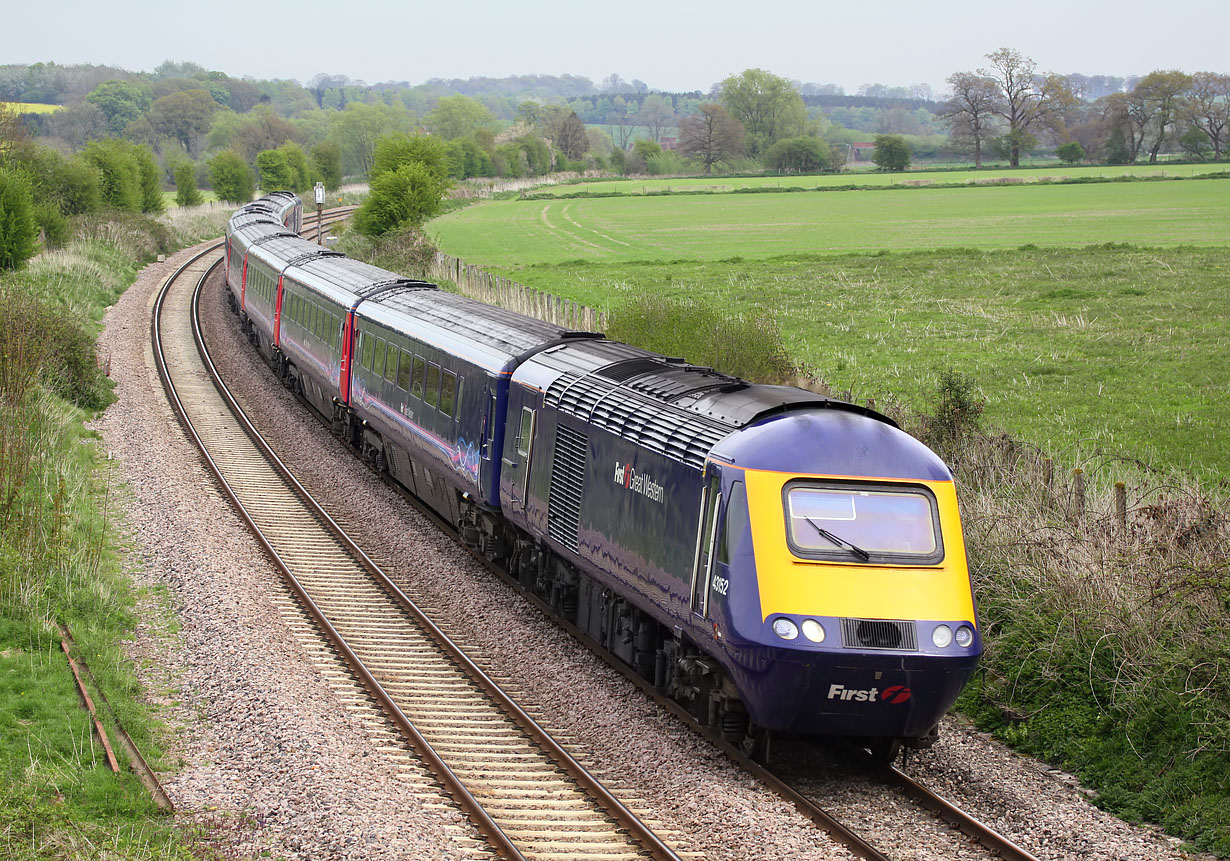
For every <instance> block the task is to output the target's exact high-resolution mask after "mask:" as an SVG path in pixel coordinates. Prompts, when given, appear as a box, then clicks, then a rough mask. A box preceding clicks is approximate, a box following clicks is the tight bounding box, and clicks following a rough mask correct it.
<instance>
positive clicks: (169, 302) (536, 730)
mask: <svg viewBox="0 0 1230 861" xmlns="http://www.w3.org/2000/svg"><path fill="white" fill-rule="evenodd" d="M312 220H314V219H312ZM309 226H310V221H309V219H307V218H306V217H305V231H304V232H305V235H307V234H308V227H309ZM214 257H215V258H216V257H217V252H216V249H215V250H214ZM213 265H217V264H216V262H215V263H214V264H213ZM208 271H209V268H208V266H207V265H206V261H205V260H204V259H203V258H202V259H199V260H198V261H194V262H191V263H189V264H187V265H186V266H185V268H184V269H183V270H181V273H177V274H176V276H173V277H172V278H171V279H169V281H168V284H167V290H166V291H165V292H164V294H163V295H162V296H160V298H159V301H158V305H157V307H156V310H155V317H154V323H153V329H154V333H153V334H154V343H155V352H156V355H158V356H159V366H160V372H161V373H162V374H163V378H164V380H165V381H166V384H167V388H168V392H169V395H170V397H171V399H172V401H173V402H174V403H175V404H176V407H177V409H178V410H179V411H180V414H181V417H182V418H183V421H184V424H185V426H186V427H187V428H188V429H189V434H190V435H191V436H194V437H195V438H196V439H197V441H198V444H199V445H200V447H201V449H202V451H203V452H204V455H205V457H206V459H207V461H208V462H209V463H210V466H211V469H212V470H213V471H214V472H215V474H216V475H217V477H218V479H219V481H220V483H221V484H222V486H223V488H224V490H225V491H226V492H227V494H228V495H230V496H231V497H232V499H233V500H234V501H235V504H236V506H237V507H238V508H239V509H240V511H241V512H242V514H243V516H244V518H245V519H246V520H247V521H248V522H249V525H250V526H251V528H252V529H253V530H254V532H255V533H256V534H257V536H258V538H259V540H260V541H261V543H262V544H263V545H264V546H265V548H266V552H267V553H268V554H269V555H270V557H271V558H272V559H273V560H274V561H275V563H276V564H277V565H278V566H279V567H280V568H282V570H283V572H284V574H285V575H286V576H287V579H288V583H290V585H291V588H292V590H294V592H295V593H296V596H297V601H298V604H299V605H300V606H301V607H302V608H303V609H304V611H305V612H306V613H307V614H308V615H310V617H311V618H312V619H313V620H314V624H315V625H316V626H317V627H318V628H319V629H320V630H322V631H324V632H325V634H326V635H327V636H328V638H329V640H330V642H331V644H332V649H333V650H335V651H336V652H337V653H339V654H341V655H342V656H344V658H345V660H346V663H347V665H348V666H349V667H350V672H352V673H353V674H354V675H355V676H356V677H357V678H358V679H359V680H361V682H362V684H363V686H364V688H365V689H366V690H367V692H368V694H369V695H370V696H371V697H372V698H373V699H374V700H376V701H377V702H378V703H379V704H380V707H381V709H382V710H383V712H384V713H385V715H386V716H387V718H388V719H389V720H390V721H392V722H393V723H394V724H396V725H397V726H398V728H399V730H400V732H401V733H402V734H403V736H404V737H405V738H407V739H408V740H409V744H410V746H411V747H413V749H414V750H415V752H416V753H417V754H418V756H419V757H421V758H422V759H423V760H425V761H426V762H428V763H429V764H430V766H431V769H432V772H433V773H434V774H435V775H436V777H437V779H438V780H439V781H440V782H441V783H442V784H443V785H444V786H445V787H446V789H447V792H448V794H449V795H450V796H451V797H452V798H453V799H454V800H456V801H457V803H458V804H459V805H460V806H461V807H462V808H463V809H464V810H465V811H466V813H467V815H469V816H470V818H471V821H472V822H473V823H474V824H475V826H476V828H477V829H478V830H479V831H480V832H481V833H482V834H483V835H484V837H485V838H486V840H487V841H488V842H489V845H490V847H491V850H492V851H494V852H495V853H496V854H498V855H500V856H501V857H506V858H554V857H562V858H582V857H585V858H590V857H592V858H612V859H614V858H677V857H678V855H676V854H675V852H673V851H672V850H671V849H670V848H669V847H668V846H667V845H666V843H665V842H664V841H662V840H661V839H659V838H658V837H656V836H655V835H653V834H652V832H651V831H650V829H649V828H648V827H646V826H644V825H643V824H642V823H640V822H639V820H638V819H637V818H636V817H635V816H634V815H633V814H632V813H631V811H629V810H627V808H626V807H625V806H624V805H623V804H621V803H620V802H619V801H618V800H617V799H615V798H614V796H613V795H610V794H609V793H606V792H605V790H603V789H602V788H601V787H600V785H598V783H597V781H596V780H593V778H592V777H590V776H589V775H588V773H587V772H586V771H585V769H584V768H583V767H582V766H581V764H580V763H578V762H577V760H576V759H574V758H573V756H572V755H571V754H569V753H568V752H567V750H566V749H565V748H564V746H562V745H559V744H557V743H555V742H554V741H553V740H551V739H550V738H549V736H548V735H547V734H546V733H545V731H543V730H542V729H541V728H540V727H538V726H537V724H536V723H535V722H534V721H533V719H532V718H531V717H530V716H529V715H527V714H525V713H524V712H522V711H521V710H520V709H519V708H518V707H517V706H516V705H515V704H514V703H512V702H511V700H509V699H508V698H507V697H505V696H504V695H503V694H502V692H500V691H499V689H498V686H496V685H494V684H493V683H491V682H490V680H489V679H487V677H486V676H485V674H484V673H483V672H482V670H480V669H479V668H478V667H477V666H475V665H474V664H473V663H472V662H470V661H469V660H468V659H467V658H465V656H464V655H463V654H461V650H460V649H459V648H458V647H457V646H456V645H454V644H453V643H452V641H450V640H449V639H448V638H447V637H446V636H445V635H444V634H443V633H442V632H440V631H439V630H438V629H436V628H435V626H434V625H433V624H432V623H431V622H430V620H428V619H426V617H424V616H422V614H421V613H420V612H419V611H418V609H417V608H416V607H415V606H414V604H413V602H412V601H410V599H409V598H408V597H406V596H405V595H404V594H403V593H402V592H401V591H400V590H399V589H398V588H397V587H396V586H395V585H393V584H392V583H391V582H389V581H388V579H387V578H385V577H384V576H383V574H382V573H381V572H379V569H378V568H377V567H376V566H375V564H374V563H372V562H371V560H369V559H367V557H366V556H365V555H364V554H363V552H362V550H360V549H359V548H358V547H357V546H355V545H354V543H353V542H351V541H350V540H349V539H348V538H346V537H345V536H344V533H343V532H342V530H341V529H340V527H338V526H337V524H335V523H333V521H332V520H331V519H330V518H329V517H328V515H327V514H325V513H324V511H323V510H322V509H321V508H320V507H319V506H318V505H316V504H315V502H314V501H311V497H310V495H309V494H307V492H306V491H305V490H304V489H303V488H302V487H301V486H299V484H298V482H297V481H295V479H294V478H293V477H292V476H291V475H290V474H289V471H288V470H286V468H285V467H283V466H281V464H280V462H278V461H277V459H276V456H274V455H273V454H272V452H271V451H270V450H269V449H268V447H264V448H263V449H262V445H263V444H260V443H258V442H257V440H258V439H259V434H258V433H257V431H256V429H255V428H252V427H251V426H250V424H247V423H246V419H244V418H243V417H242V412H241V411H239V409H238V406H237V405H236V404H234V402H233V399H230V398H229V396H228V395H225V394H224V392H225V387H224V385H223V384H222V383H221V382H220V381H216V380H215V379H214V378H212V377H211V376H210V372H208V371H207V370H206V367H205V366H206V365H208V364H209V363H208V359H207V358H206V359H205V361H204V364H203V363H202V359H201V356H202V355H203V354H204V353H205V350H204V347H203V345H202V336H201V333H200V330H199V324H198V323H197V322H196V314H195V308H196V305H197V302H198V299H199V294H200V289H201V285H203V283H204V281H205V279H206V276H207V274H208ZM189 284H191V286H188V285H189ZM190 308H191V309H192V310H191V311H190V310H189V309H190ZM164 344H165V345H166V346H165V349H164V348H163V345H164ZM420 510H423V511H424V512H425V513H428V514H430V512H428V511H426V509H424V508H422V507H420ZM446 526H447V525H446ZM476 558H479V560H480V561H485V560H482V559H481V557H476ZM531 599H532V596H531ZM532 600H533V599H532ZM544 609H545V608H544ZM565 627H567V625H566V623H565ZM582 641H584V638H582ZM598 654H600V655H601V656H602V657H603V658H604V659H607V660H608V662H610V663H611V664H612V666H615V667H616V668H617V669H620V670H621V671H622V672H624V674H625V675H626V676H628V677H629V678H630V679H632V680H633V681H635V682H637V683H638V684H640V685H641V687H642V688H643V689H645V690H646V692H647V693H649V694H650V695H651V696H654V697H655V698H656V699H658V700H659V702H660V703H661V704H662V705H664V706H665V707H667V708H668V709H671V710H672V711H675V712H676V713H679V714H680V715H682V716H684V717H685V718H686V719H687V720H688V721H689V722H690V723H691V719H690V717H687V714H686V712H684V711H683V710H682V709H680V708H678V707H677V706H675V705H674V704H673V703H671V702H670V701H669V700H664V699H662V698H661V697H659V696H658V695H657V693H656V691H654V690H653V688H652V686H648V685H645V684H644V683H643V682H642V681H641V680H639V679H638V678H637V677H636V676H634V675H633V674H631V673H630V672H627V671H626V668H623V667H622V665H620V664H619V662H618V661H612V660H610V659H609V658H607V656H606V655H604V654H603V653H601V652H599V653H598ZM484 688H487V689H493V690H494V693H488V692H484ZM693 725H694V724H693ZM698 729H699V728H698ZM702 732H703V730H702ZM710 738H711V739H713V740H714V741H715V743H718V744H719V745H721V746H723V747H724V749H725V750H726V752H727V754H728V755H730V756H731V757H732V758H734V759H735V760H736V761H738V762H739V763H740V764H741V765H742V766H743V767H744V768H745V769H746V770H748V771H749V772H751V773H753V774H755V775H756V776H757V777H758V778H759V779H760V780H761V781H762V782H764V783H765V784H766V785H768V786H769V787H770V788H772V789H773V790H774V791H776V792H778V793H779V794H780V795H782V797H784V798H786V799H787V800H789V801H791V802H792V803H793V804H794V805H795V806H796V807H797V808H798V809H799V810H800V811H801V812H802V813H803V814H804V815H806V816H808V817H809V818H811V819H812V820H813V821H814V822H816V823H817V825H818V826H819V827H820V828H821V829H823V830H824V831H825V832H827V833H828V835H829V836H830V837H831V838H832V839H834V840H836V841H837V842H839V843H841V844H843V845H845V846H847V847H848V848H849V849H850V850H851V851H852V852H853V853H854V854H855V855H857V856H859V857H863V858H871V859H885V858H888V857H890V856H888V855H886V854H883V853H882V852H880V851H879V850H877V849H876V848H875V847H874V846H872V845H871V844H870V843H869V842H867V841H866V840H864V839H863V838H862V837H860V836H859V835H858V834H857V833H855V832H854V831H853V830H852V829H850V828H848V827H847V826H846V825H844V824H843V823H841V822H839V821H837V820H836V819H834V818H833V817H832V816H830V815H829V814H828V813H826V812H825V811H824V809H823V808H822V807H821V806H820V803H819V800H818V799H814V798H808V797H807V796H806V795H805V794H804V793H801V792H799V791H798V790H796V789H794V788H792V787H791V786H790V785H789V784H787V783H786V782H785V781H783V780H782V779H781V778H779V777H777V776H776V775H774V774H773V773H771V772H770V771H767V770H765V769H764V768H762V767H761V766H759V765H758V764H756V763H754V762H752V761H750V760H748V759H746V758H745V757H743V756H742V754H741V753H740V752H739V751H738V750H736V749H735V748H733V747H730V746H729V745H725V744H724V743H721V742H720V740H718V739H716V738H715V737H714V736H712V735H711V734H710ZM886 779H887V780H888V781H890V782H891V783H896V784H898V785H899V786H901V787H902V788H903V790H904V792H905V793H906V794H908V795H910V796H911V797H913V798H915V799H917V801H918V803H919V804H921V805H922V806H924V807H926V808H928V809H930V810H933V811H936V812H937V814H938V815H940V816H942V817H943V818H944V819H945V820H946V821H947V822H948V823H949V824H950V827H952V828H954V829H959V830H961V831H962V832H963V833H965V834H967V835H969V836H970V837H971V838H972V839H973V840H975V841H977V842H978V843H979V844H981V845H982V846H984V847H986V849H987V851H988V852H989V853H990V854H991V855H994V856H997V857H1001V858H1008V859H1014V861H1030V859H1033V858H1034V856H1032V855H1030V854H1029V853H1028V852H1026V851H1025V850H1023V849H1021V848H1020V847H1018V846H1016V845H1015V844H1014V843H1012V842H1011V841H1010V840H1008V839H1007V838H1004V837H1002V836H1000V835H998V834H997V833H996V832H994V831H993V830H992V829H990V828H988V827H987V826H985V825H983V824H981V823H979V822H977V821H976V820H974V819H973V818H972V817H969V816H968V815H966V814H964V813H962V812H961V811H959V810H958V809H957V808H955V807H953V806H952V805H950V804H949V803H948V802H946V801H944V800H943V799H940V798H938V796H934V795H933V794H931V793H929V792H928V791H927V790H926V789H925V788H924V787H922V786H920V785H918V784H916V783H914V782H913V781H910V780H909V778H908V777H906V776H905V775H904V774H903V773H902V772H899V771H896V770H893V771H891V772H889V773H888V774H887V776H886ZM588 783H592V784H593V786H587V785H586V784H588ZM582 786H585V787H586V788H584V789H582V788H581V787H582ZM595 834H597V835H598V836H594V835H595Z"/></svg>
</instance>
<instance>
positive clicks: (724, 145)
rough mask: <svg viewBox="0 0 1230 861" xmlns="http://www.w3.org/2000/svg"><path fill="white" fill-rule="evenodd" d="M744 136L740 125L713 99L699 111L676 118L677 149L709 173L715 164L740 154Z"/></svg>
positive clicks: (745, 133)
mask: <svg viewBox="0 0 1230 861" xmlns="http://www.w3.org/2000/svg"><path fill="white" fill-rule="evenodd" d="M746 135H747V132H746V131H745V130H744V128H743V124H742V123H741V122H739V121H738V120H737V119H735V118H734V117H732V116H731V115H730V114H729V113H728V112H727V110H726V109H725V108H723V107H722V106H721V105H719V104H718V103H717V102H705V103H704V104H703V105H701V106H700V112H699V113H695V114H692V115H690V116H686V117H684V118H683V119H681V120H680V121H679V151H680V152H681V153H683V154H684V155H685V156H687V157H688V158H694V159H696V160H697V161H699V162H700V163H701V164H703V165H704V166H705V174H706V175H709V174H712V173H713V166H714V165H715V164H719V163H721V162H724V161H730V160H731V159H735V158H738V157H739V156H741V155H743V140H744V138H745V137H746Z"/></svg>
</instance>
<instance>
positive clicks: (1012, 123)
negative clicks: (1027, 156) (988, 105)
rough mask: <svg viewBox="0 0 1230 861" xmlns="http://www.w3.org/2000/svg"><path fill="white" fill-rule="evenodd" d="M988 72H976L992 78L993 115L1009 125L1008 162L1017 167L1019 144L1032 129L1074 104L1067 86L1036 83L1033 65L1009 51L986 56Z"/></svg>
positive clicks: (1050, 78) (1050, 80)
mask: <svg viewBox="0 0 1230 861" xmlns="http://www.w3.org/2000/svg"><path fill="white" fill-rule="evenodd" d="M987 59H988V60H990V61H991V68H990V69H979V70H978V74H979V75H982V76H983V77H987V78H991V79H993V80H994V81H995V83H996V85H997V86H998V88H999V99H998V103H997V105H996V107H995V112H996V113H997V114H999V115H1000V116H1001V117H1003V118H1004V119H1005V120H1007V121H1008V134H1007V135H1006V136H1005V138H1006V140H1008V141H1009V142H1010V144H1011V149H1010V150H1009V153H1008V162H1009V164H1011V165H1012V166H1013V167H1020V164H1021V150H1020V143H1021V142H1022V141H1023V140H1025V135H1027V134H1029V132H1030V130H1031V129H1032V128H1035V127H1038V126H1042V125H1045V124H1046V123H1047V122H1048V121H1050V120H1051V118H1052V117H1054V116H1055V115H1057V114H1061V113H1062V112H1063V111H1064V110H1065V109H1066V108H1067V107H1068V106H1069V105H1070V104H1071V103H1072V102H1073V101H1074V96H1073V95H1072V92H1071V90H1069V89H1068V86H1067V83H1066V82H1065V81H1064V79H1063V78H1061V77H1059V76H1058V75H1047V76H1046V77H1045V78H1042V79H1040V80H1039V79H1038V78H1037V76H1035V74H1034V61H1033V60H1031V59H1030V58H1028V57H1025V56H1023V55H1022V54H1021V53H1020V52H1019V51H1015V50H1013V49H1011V48H1000V49H999V50H998V51H995V52H993V53H990V54H987Z"/></svg>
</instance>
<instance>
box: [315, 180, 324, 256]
mask: <svg viewBox="0 0 1230 861" xmlns="http://www.w3.org/2000/svg"><path fill="white" fill-rule="evenodd" d="M314 191H315V192H316V244H317V245H323V244H324V241H325V230H324V225H323V223H322V222H321V216H320V208H321V207H322V206H324V203H325V184H324V183H323V182H318V183H316V188H315V189H314Z"/></svg>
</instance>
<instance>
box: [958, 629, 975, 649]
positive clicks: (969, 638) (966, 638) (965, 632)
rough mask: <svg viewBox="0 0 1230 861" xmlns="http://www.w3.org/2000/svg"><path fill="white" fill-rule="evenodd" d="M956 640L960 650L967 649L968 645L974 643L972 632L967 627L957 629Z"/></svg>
mask: <svg viewBox="0 0 1230 861" xmlns="http://www.w3.org/2000/svg"><path fill="white" fill-rule="evenodd" d="M956 640H957V645H958V646H960V647H961V648H962V649H966V648H969V646H970V644H971V643H973V642H974V630H973V629H972V628H970V627H969V626H968V625H962V626H961V627H960V628H957V634H956Z"/></svg>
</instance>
